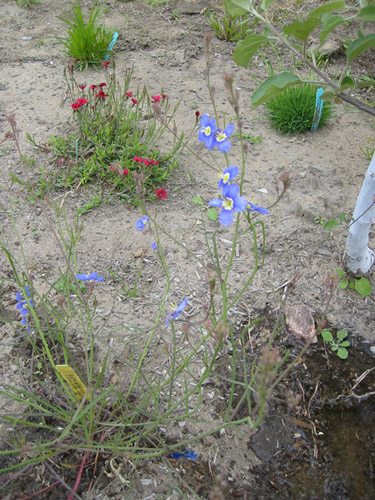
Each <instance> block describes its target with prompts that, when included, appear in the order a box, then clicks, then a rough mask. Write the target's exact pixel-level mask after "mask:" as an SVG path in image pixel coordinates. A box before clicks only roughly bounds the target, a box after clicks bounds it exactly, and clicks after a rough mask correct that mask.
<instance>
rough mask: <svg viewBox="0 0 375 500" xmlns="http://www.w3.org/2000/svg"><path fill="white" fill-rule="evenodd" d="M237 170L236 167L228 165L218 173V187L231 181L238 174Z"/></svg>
mask: <svg viewBox="0 0 375 500" xmlns="http://www.w3.org/2000/svg"><path fill="white" fill-rule="evenodd" d="M238 172H239V170H238V167H235V166H234V165H231V166H230V167H228V168H226V169H225V170H224V172H223V173H222V174H219V178H220V180H219V189H222V188H223V187H224V186H225V184H228V182H230V181H232V180H233V179H234V178H235V177H236V176H237V175H238Z"/></svg>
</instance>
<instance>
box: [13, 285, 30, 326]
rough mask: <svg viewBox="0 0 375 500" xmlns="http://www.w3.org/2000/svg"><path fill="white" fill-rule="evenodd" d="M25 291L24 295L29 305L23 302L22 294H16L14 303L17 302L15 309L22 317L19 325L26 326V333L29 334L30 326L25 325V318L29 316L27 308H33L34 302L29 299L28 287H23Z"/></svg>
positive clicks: (25, 301)
mask: <svg viewBox="0 0 375 500" xmlns="http://www.w3.org/2000/svg"><path fill="white" fill-rule="evenodd" d="M25 290H26V295H27V298H28V301H29V303H28V302H27V300H25V297H24V295H23V293H22V292H17V295H16V301H17V304H16V309H17V311H18V312H19V313H20V315H21V317H22V320H21V323H22V324H23V325H25V326H26V328H27V331H28V332H29V331H30V326H29V325H28V323H27V316H28V314H29V309H28V307H29V306H30V307H34V302H33V301H32V300H31V299H30V290H29V287H28V286H25Z"/></svg>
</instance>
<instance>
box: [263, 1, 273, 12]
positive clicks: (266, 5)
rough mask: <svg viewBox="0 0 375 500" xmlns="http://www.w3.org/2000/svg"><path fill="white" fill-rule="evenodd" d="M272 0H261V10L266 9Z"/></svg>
mask: <svg viewBox="0 0 375 500" xmlns="http://www.w3.org/2000/svg"><path fill="white" fill-rule="evenodd" d="M273 1H274V0H263V2H262V3H261V4H260V7H261V9H263V10H268V8H269V6H270V5H271V3H272V2H273Z"/></svg>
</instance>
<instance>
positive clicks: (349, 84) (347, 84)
mask: <svg viewBox="0 0 375 500" xmlns="http://www.w3.org/2000/svg"><path fill="white" fill-rule="evenodd" d="M354 86H355V84H354V81H353V80H352V78H350V76H346V77H345V78H343V80H342V82H341V87H340V92H342V91H343V90H346V89H354Z"/></svg>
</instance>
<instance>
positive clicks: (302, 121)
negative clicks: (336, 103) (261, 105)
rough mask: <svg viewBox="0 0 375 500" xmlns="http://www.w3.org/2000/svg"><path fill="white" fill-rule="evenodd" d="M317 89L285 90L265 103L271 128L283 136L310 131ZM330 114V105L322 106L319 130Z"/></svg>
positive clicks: (303, 86)
mask: <svg viewBox="0 0 375 500" xmlns="http://www.w3.org/2000/svg"><path fill="white" fill-rule="evenodd" d="M316 91H317V87H316V86H314V85H310V84H303V85H297V86H295V87H291V88H289V89H287V90H286V91H285V92H283V93H282V94H280V95H278V96H277V97H275V98H274V99H272V100H271V101H269V102H267V103H266V106H267V108H268V110H269V115H268V116H269V118H270V120H271V123H272V125H273V127H274V128H275V129H276V130H277V131H278V132H281V133H283V134H302V133H304V132H307V131H308V130H311V126H312V124H313V121H314V112H315V99H316ZM331 113H332V105H331V104H330V103H328V102H327V101H325V102H324V104H323V109H322V115H321V118H320V122H319V128H320V127H322V126H323V125H325V124H326V122H327V121H328V119H329V118H330V116H331Z"/></svg>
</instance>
